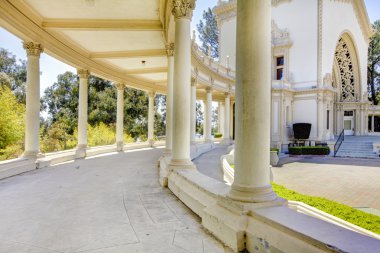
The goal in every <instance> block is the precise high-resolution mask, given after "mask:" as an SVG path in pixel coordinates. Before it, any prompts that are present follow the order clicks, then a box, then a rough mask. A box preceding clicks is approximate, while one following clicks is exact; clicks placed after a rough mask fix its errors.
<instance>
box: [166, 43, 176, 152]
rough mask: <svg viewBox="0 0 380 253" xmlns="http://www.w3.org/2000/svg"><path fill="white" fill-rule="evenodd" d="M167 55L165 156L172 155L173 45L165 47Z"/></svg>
mask: <svg viewBox="0 0 380 253" xmlns="http://www.w3.org/2000/svg"><path fill="white" fill-rule="evenodd" d="M166 52H167V55H168V77H167V79H168V81H167V84H166V86H167V87H166V133H165V135H166V138H165V152H164V153H165V154H166V155H171V153H172V142H173V141H172V140H173V83H174V43H170V44H167V45H166Z"/></svg>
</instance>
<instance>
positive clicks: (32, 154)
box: [22, 150, 44, 160]
mask: <svg viewBox="0 0 380 253" xmlns="http://www.w3.org/2000/svg"><path fill="white" fill-rule="evenodd" d="M22 157H25V158H27V159H31V160H36V159H37V158H41V157H44V155H42V154H41V152H40V151H35V150H26V151H24V153H23V154H22Z"/></svg>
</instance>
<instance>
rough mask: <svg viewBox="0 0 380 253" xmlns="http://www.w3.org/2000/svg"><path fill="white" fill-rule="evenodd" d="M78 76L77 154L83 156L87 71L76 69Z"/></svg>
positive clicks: (86, 104) (85, 134) (85, 125)
mask: <svg viewBox="0 0 380 253" xmlns="http://www.w3.org/2000/svg"><path fill="white" fill-rule="evenodd" d="M78 75H79V108H78V147H77V149H78V154H79V156H80V157H83V156H85V155H86V154H85V150H86V148H87V118H88V113H87V111H88V76H89V71H88V70H85V69H78Z"/></svg>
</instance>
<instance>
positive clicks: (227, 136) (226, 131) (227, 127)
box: [223, 93, 231, 144]
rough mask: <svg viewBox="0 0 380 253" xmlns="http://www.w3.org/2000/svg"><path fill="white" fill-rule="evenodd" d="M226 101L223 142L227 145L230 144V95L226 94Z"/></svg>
mask: <svg viewBox="0 0 380 253" xmlns="http://www.w3.org/2000/svg"><path fill="white" fill-rule="evenodd" d="M225 96H226V97H225V99H224V133H223V141H224V142H225V143H226V144H229V143H230V121H231V120H230V117H231V116H230V107H231V102H230V93H225Z"/></svg>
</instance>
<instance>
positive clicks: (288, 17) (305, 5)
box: [272, 0, 318, 88]
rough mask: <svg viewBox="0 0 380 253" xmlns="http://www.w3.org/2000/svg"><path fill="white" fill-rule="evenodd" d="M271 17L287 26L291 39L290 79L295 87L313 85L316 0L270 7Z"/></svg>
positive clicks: (294, 1) (315, 52)
mask: <svg viewBox="0 0 380 253" xmlns="http://www.w3.org/2000/svg"><path fill="white" fill-rule="evenodd" d="M272 19H273V20H274V21H275V22H276V24H277V26H278V27H279V28H280V29H287V31H288V32H289V36H290V39H291V40H292V41H293V45H292V47H290V49H289V64H290V65H289V81H291V82H292V83H294V88H304V87H311V86H316V84H317V57H318V39H317V38H318V1H317V0H307V1H305V0H292V1H291V2H289V3H288V2H285V3H283V4H280V5H278V6H277V7H275V8H272Z"/></svg>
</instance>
